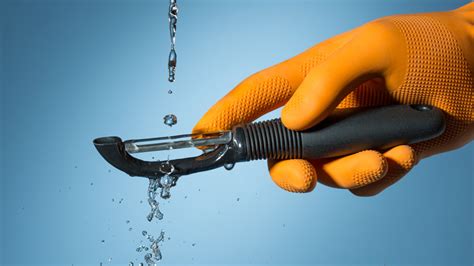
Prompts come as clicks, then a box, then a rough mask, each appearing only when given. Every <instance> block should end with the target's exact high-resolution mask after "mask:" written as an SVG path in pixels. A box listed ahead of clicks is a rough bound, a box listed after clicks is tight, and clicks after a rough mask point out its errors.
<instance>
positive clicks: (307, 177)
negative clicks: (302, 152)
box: [268, 159, 317, 193]
mask: <svg viewBox="0 0 474 266" xmlns="http://www.w3.org/2000/svg"><path fill="white" fill-rule="evenodd" d="M268 169H269V171H270V176H271V177H272V180H273V182H275V184H277V186H279V187H280V188H282V189H284V190H286V191H289V192H299V193H303V192H310V191H312V190H313V189H314V187H315V186H316V180H317V175H316V170H315V169H314V167H313V166H312V165H311V164H310V163H309V162H308V161H306V160H302V159H292V160H283V161H273V160H269V161H268Z"/></svg>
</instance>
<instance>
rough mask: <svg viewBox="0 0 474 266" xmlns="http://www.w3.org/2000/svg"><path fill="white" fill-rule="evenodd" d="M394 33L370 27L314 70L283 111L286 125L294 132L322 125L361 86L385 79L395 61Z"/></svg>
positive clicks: (382, 27)
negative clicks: (377, 79) (392, 53)
mask: <svg viewBox="0 0 474 266" xmlns="http://www.w3.org/2000/svg"><path fill="white" fill-rule="evenodd" d="M393 38H394V36H393V33H392V32H391V31H388V30H386V27H385V24H382V23H369V24H366V25H365V26H363V27H361V28H360V29H359V30H358V31H356V33H355V34H354V35H353V36H352V39H351V40H350V41H349V42H347V43H346V44H345V45H344V46H343V47H341V48H340V49H338V50H337V51H335V52H334V53H333V54H332V55H331V56H329V57H328V58H327V59H326V60H325V61H324V62H322V63H321V64H319V65H317V66H316V67H314V68H313V69H312V70H311V71H310V73H308V75H307V76H306V78H305V79H304V80H303V81H302V83H301V84H300V86H299V87H298V89H297V90H296V91H295V93H294V94H293V96H292V97H291V99H290V100H289V101H288V102H287V104H286V105H285V107H284V108H283V110H282V115H281V117H282V121H283V123H284V124H285V126H286V127H288V128H290V129H293V130H305V129H308V128H310V127H312V126H314V125H315V124H317V123H319V122H320V121H322V120H323V119H324V118H325V117H326V116H327V115H329V114H330V113H331V112H332V111H333V110H334V109H335V108H336V106H337V105H338V104H339V103H340V102H341V101H342V99H343V98H344V97H345V96H346V95H347V94H348V93H350V92H351V91H353V90H354V89H355V88H356V87H357V86H359V85H361V84H362V83H364V82H366V81H368V80H370V79H373V78H375V77H385V76H386V75H385V73H388V70H389V66H390V65H391V62H392V61H393V58H392V56H391V54H390V53H389V52H387V51H390V49H391V48H390V46H392V45H393V44H391V40H392V39H393Z"/></svg>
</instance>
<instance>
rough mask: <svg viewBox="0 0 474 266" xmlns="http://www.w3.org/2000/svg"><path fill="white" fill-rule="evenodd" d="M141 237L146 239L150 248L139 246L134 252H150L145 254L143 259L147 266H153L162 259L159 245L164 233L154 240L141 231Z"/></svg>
mask: <svg viewBox="0 0 474 266" xmlns="http://www.w3.org/2000/svg"><path fill="white" fill-rule="evenodd" d="M142 235H143V236H145V237H146V238H147V239H148V241H149V242H150V247H149V248H148V247H147V246H145V245H141V246H139V247H138V248H137V249H136V250H137V252H142V251H150V252H148V253H147V254H145V256H144V259H145V262H146V263H147V264H149V265H150V264H152V265H153V264H155V263H156V262H158V261H160V260H161V259H162V255H161V250H160V246H159V243H160V242H163V240H164V238H165V232H164V231H161V233H160V235H159V236H158V237H157V238H156V239H155V238H154V237H153V236H152V235H150V234H148V232H147V231H143V232H142Z"/></svg>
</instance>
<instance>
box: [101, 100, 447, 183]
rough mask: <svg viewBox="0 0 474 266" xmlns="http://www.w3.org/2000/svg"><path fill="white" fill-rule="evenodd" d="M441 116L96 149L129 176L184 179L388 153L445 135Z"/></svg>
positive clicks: (259, 128) (369, 118) (348, 120)
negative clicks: (252, 166)
mask: <svg viewBox="0 0 474 266" xmlns="http://www.w3.org/2000/svg"><path fill="white" fill-rule="evenodd" d="M444 129H445V118H444V114H443V111H441V110H440V109H438V108H436V107H433V106H429V105H389V106H383V107H377V108H370V109H363V110H358V111H354V112H339V113H336V114H334V115H331V116H329V117H328V118H326V119H325V120H324V121H323V122H321V123H319V124H317V125H316V126H314V127H312V128H310V129H308V130H305V131H294V130H290V129H287V128H285V126H284V125H283V123H282V122H281V121H280V119H273V120H268V121H263V122H255V123H248V124H240V125H237V126H234V127H233V128H232V130H227V131H219V132H213V133H205V134H187V135H177V136H169V137H159V138H149V139H132V140H126V141H122V139H121V138H119V137H102V138H97V139H95V140H94V145H95V147H96V148H97V150H98V151H99V153H100V154H101V155H102V157H104V159H105V160H106V161H107V162H109V163H110V164H111V165H113V166H114V167H116V168H117V169H119V170H121V171H123V172H125V173H127V174H129V175H130V176H142V177H147V178H150V179H159V178H161V177H162V176H165V175H169V176H173V177H176V178H178V177H180V176H183V175H189V174H193V173H198V172H202V171H207V170H211V169H215V168H218V167H222V166H225V167H226V169H229V168H231V167H232V166H233V165H234V164H235V163H237V162H246V161H251V160H260V159H275V160H282V159H318V158H330V157H338V156H343V155H348V154H352V153H356V152H359V151H362V150H366V149H377V150H384V149H388V148H391V147H394V146H397V145H402V144H413V143H417V142H421V141H426V140H429V139H432V138H435V137H437V136H439V135H441V134H442V133H443V132H444ZM190 147H197V148H201V149H202V150H203V153H202V154H201V155H199V156H196V157H188V158H182V159H174V160H169V161H144V160H140V159H138V158H135V157H133V156H132V155H131V154H134V153H142V152H153V151H162V150H172V149H181V148H190Z"/></svg>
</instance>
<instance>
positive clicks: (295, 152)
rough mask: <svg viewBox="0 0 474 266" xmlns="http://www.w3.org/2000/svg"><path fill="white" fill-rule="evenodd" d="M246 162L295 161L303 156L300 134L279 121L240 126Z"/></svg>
mask: <svg viewBox="0 0 474 266" xmlns="http://www.w3.org/2000/svg"><path fill="white" fill-rule="evenodd" d="M242 129H243V133H244V137H245V142H246V143H247V145H246V148H247V160H261V159H290V158H291V159H295V158H301V157H302V155H303V145H302V142H301V133H300V132H297V131H293V130H289V129H287V128H285V127H284V126H283V124H282V123H281V121H280V119H274V120H269V121H264V122H256V123H252V124H246V125H243V126H242Z"/></svg>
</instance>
